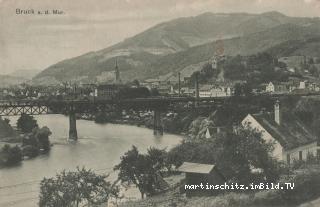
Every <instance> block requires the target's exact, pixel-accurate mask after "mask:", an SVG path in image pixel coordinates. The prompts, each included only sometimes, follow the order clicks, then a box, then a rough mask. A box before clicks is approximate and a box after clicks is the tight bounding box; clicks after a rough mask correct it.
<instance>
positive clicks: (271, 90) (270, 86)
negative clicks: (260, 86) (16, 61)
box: [266, 82, 274, 93]
mask: <svg viewBox="0 0 320 207" xmlns="http://www.w3.org/2000/svg"><path fill="white" fill-rule="evenodd" d="M266 92H270V93H273V92H274V84H273V83H272V82H270V83H269V84H268V85H267V86H266Z"/></svg>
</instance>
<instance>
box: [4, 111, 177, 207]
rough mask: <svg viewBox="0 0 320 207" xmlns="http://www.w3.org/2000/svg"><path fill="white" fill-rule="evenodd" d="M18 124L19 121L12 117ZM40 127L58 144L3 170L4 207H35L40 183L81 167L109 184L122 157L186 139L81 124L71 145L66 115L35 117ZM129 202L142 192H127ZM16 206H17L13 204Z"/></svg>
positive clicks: (124, 127) (118, 126)
mask: <svg viewBox="0 0 320 207" xmlns="http://www.w3.org/2000/svg"><path fill="white" fill-rule="evenodd" d="M9 118H10V120H11V123H16V120H17V119H18V117H9ZM35 119H36V120H37V122H38V125H39V127H43V126H48V128H50V131H51V132H52V135H51V136H50V141H51V143H55V144H54V147H52V148H51V150H50V152H49V154H44V155H40V156H38V157H35V158H33V159H29V160H25V161H23V162H22V163H21V164H20V165H17V166H12V167H6V168H3V169H1V170H0V172H1V173H0V187H2V186H12V185H14V187H6V188H1V190H0V194H1V195H7V196H5V197H3V196H0V197H1V198H0V206H13V205H14V206H15V207H34V206H37V202H38V200H39V189H40V187H39V183H40V181H41V180H42V179H43V178H44V177H46V178H50V177H53V176H55V175H56V173H57V172H61V171H63V170H66V171H74V169H76V167H77V166H79V167H83V166H85V167H86V169H92V170H93V171H95V172H96V173H97V174H110V176H109V178H108V180H111V181H114V180H116V179H117V174H116V173H114V172H113V168H114V166H115V165H117V164H118V163H119V161H120V157H121V156H122V155H123V154H124V153H125V152H127V151H128V150H129V149H130V148H131V147H132V145H135V146H136V147H137V148H138V149H139V151H141V152H142V153H145V152H146V151H147V149H148V148H150V147H156V148H159V149H164V148H167V149H171V148H172V147H174V146H176V145H178V144H179V143H181V141H182V140H183V137H182V136H177V135H173V134H168V133H165V134H164V135H163V136H161V137H158V136H154V135H153V131H152V130H150V129H148V128H145V127H136V126H133V125H121V124H111V123H108V124H97V123H95V122H94V121H87V120H82V119H79V120H77V130H78V136H79V139H78V141H77V142H68V132H69V118H68V117H67V116H64V115H54V114H51V115H41V116H35ZM125 193H126V196H127V197H129V198H132V199H134V198H139V197H140V193H139V191H138V190H130V191H126V192H125ZM13 203H14V204H13Z"/></svg>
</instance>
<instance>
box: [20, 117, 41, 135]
mask: <svg viewBox="0 0 320 207" xmlns="http://www.w3.org/2000/svg"><path fill="white" fill-rule="evenodd" d="M36 127H38V124H37V120H35V119H34V118H33V116H30V115H27V114H21V116H20V117H19V119H18V121H17V128H18V129H20V130H21V131H22V132H23V133H30V132H32V130H33V129H34V128H36Z"/></svg>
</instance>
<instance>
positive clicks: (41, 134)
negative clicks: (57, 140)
mask: <svg viewBox="0 0 320 207" xmlns="http://www.w3.org/2000/svg"><path fill="white" fill-rule="evenodd" d="M33 134H34V136H35V137H36V138H37V139H38V141H39V147H40V149H43V150H44V151H45V152H47V151H49V150H50V140H49V136H50V135H51V134H52V133H51V131H50V129H49V128H48V127H46V126H44V127H42V128H41V129H39V128H35V129H34V132H33Z"/></svg>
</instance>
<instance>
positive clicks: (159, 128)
mask: <svg viewBox="0 0 320 207" xmlns="http://www.w3.org/2000/svg"><path fill="white" fill-rule="evenodd" d="M153 134H154V135H163V125H162V122H161V112H160V111H158V110H155V111H154V113H153Z"/></svg>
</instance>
